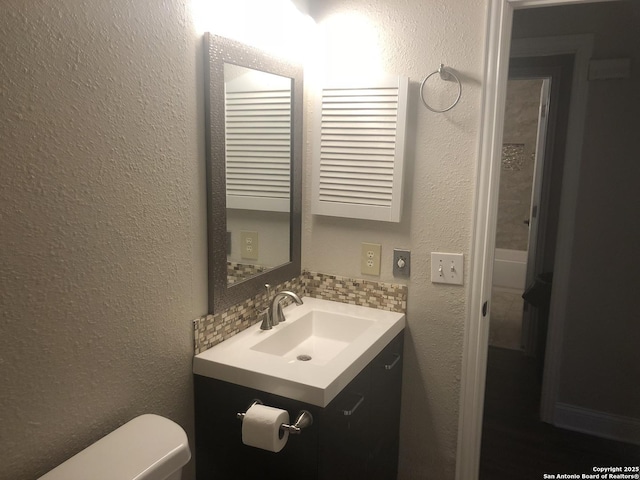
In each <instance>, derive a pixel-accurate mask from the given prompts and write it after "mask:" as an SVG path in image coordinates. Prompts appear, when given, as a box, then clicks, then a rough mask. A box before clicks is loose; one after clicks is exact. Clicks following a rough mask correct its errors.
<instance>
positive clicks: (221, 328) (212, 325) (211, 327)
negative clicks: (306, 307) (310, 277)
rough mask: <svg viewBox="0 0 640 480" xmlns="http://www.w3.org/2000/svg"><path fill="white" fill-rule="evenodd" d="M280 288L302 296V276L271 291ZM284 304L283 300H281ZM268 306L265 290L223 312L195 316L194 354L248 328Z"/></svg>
mask: <svg viewBox="0 0 640 480" xmlns="http://www.w3.org/2000/svg"><path fill="white" fill-rule="evenodd" d="M280 290H292V291H293V292H295V293H297V294H298V295H300V296H303V295H304V286H303V284H302V276H300V277H296V278H293V279H291V280H288V281H286V282H284V283H281V284H280V285H277V286H276V288H275V289H274V290H273V291H274V292H279V291H280ZM284 304H285V302H283V305H284ZM268 306H269V302H268V300H267V294H266V292H265V293H261V294H260V295H256V296H255V297H252V298H249V299H248V300H245V301H244V302H242V303H240V304H238V305H234V306H233V307H231V308H229V309H228V310H225V311H224V312H221V313H216V314H214V315H205V316H204V317H200V318H196V319H195V320H194V321H193V329H194V340H195V343H194V348H195V353H196V355H197V354H199V353H202V352H204V351H206V350H209V349H210V348H211V347H213V346H214V345H217V344H218V343H220V342H222V341H224V340H226V339H227V338H230V337H233V336H234V335H235V334H236V333H240V332H241V331H243V330H245V329H246V328H249V327H250V326H251V325H253V324H254V323H256V322H257V321H258V313H259V312H261V311H262V310H264V309H265V308H267V307H268Z"/></svg>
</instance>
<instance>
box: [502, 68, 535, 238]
mask: <svg viewBox="0 0 640 480" xmlns="http://www.w3.org/2000/svg"><path fill="white" fill-rule="evenodd" d="M541 89H542V80H541V79H535V80H509V82H508V86H507V104H506V110H505V126H504V144H503V146H502V169H501V172H500V195H499V198H498V226H497V232H496V247H497V248H507V249H511V250H527V244H528V237H529V228H528V227H527V225H526V224H525V220H528V219H529V210H530V208H531V187H532V184H533V171H534V164H535V154H536V136H537V132H538V109H539V105H540V91H541Z"/></svg>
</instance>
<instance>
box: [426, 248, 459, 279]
mask: <svg viewBox="0 0 640 480" xmlns="http://www.w3.org/2000/svg"><path fill="white" fill-rule="evenodd" d="M463 278H464V255H463V254H462V253H440V252H431V282H433V283H447V284H449V285H462V283H463Z"/></svg>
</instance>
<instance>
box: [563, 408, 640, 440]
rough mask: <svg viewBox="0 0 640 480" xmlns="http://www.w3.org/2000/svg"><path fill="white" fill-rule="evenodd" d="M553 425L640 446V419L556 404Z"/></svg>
mask: <svg viewBox="0 0 640 480" xmlns="http://www.w3.org/2000/svg"><path fill="white" fill-rule="evenodd" d="M553 423H554V425H555V426H556V427H560V428H566V429H567V430H574V431H576V432H581V433H587V434H589V435H595V436H597V437H602V438H608V439H610V440H617V441H619V442H626V443H632V444H634V445H640V419H637V418H632V417H623V416H621V415H613V414H611V413H605V412H599V411H597V410H590V409H588V408H583V407H578V406H575V405H569V404H567V403H560V402H557V403H556V405H555V412H554V422H553Z"/></svg>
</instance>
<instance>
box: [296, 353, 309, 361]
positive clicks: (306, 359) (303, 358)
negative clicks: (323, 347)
mask: <svg viewBox="0 0 640 480" xmlns="http://www.w3.org/2000/svg"><path fill="white" fill-rule="evenodd" d="M296 358H297V359H298V360H300V361H301V362H308V361H309V360H311V355H298V356H297V357H296Z"/></svg>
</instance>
